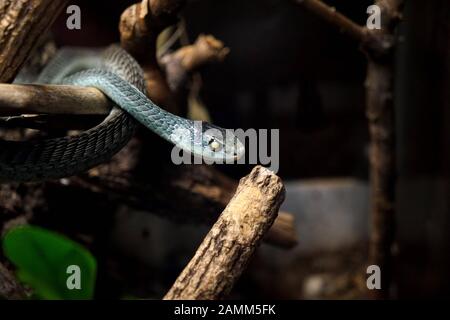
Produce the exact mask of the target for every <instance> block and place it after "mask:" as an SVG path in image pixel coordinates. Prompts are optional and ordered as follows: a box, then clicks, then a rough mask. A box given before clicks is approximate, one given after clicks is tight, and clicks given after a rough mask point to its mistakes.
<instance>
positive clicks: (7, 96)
mask: <svg viewBox="0 0 450 320" xmlns="http://www.w3.org/2000/svg"><path fill="white" fill-rule="evenodd" d="M110 108H111V102H110V100H109V99H108V98H107V97H106V96H105V95H104V94H103V93H102V92H101V91H100V90H98V89H95V88H86V87H79V86H66V85H34V84H33V85H31V84H26V85H19V84H0V114H1V115H20V114H67V115H106V114H108V113H109V111H110Z"/></svg>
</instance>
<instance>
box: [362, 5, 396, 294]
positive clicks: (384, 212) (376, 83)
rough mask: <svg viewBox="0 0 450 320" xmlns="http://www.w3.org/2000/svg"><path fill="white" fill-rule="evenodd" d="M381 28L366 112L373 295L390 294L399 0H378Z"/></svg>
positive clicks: (371, 65) (372, 61) (371, 66)
mask: <svg viewBox="0 0 450 320" xmlns="http://www.w3.org/2000/svg"><path fill="white" fill-rule="evenodd" d="M375 4H377V5H379V6H380V8H381V15H382V21H383V26H382V32H381V33H380V35H379V36H380V37H381V38H382V41H383V42H384V43H386V44H389V45H387V46H386V49H387V50H386V54H385V55H384V56H383V57H376V58H375V57H374V56H371V52H370V51H369V52H368V54H369V63H368V68H367V78H366V83H365V85H366V99H367V106H366V115H367V119H368V122H369V133H370V159H369V161H370V184H371V192H372V195H371V200H372V206H371V219H372V223H371V228H372V229H371V234H370V244H369V264H374V265H378V266H379V267H380V269H381V272H382V277H381V290H374V291H371V294H372V295H373V297H374V298H388V297H389V288H390V284H391V280H392V255H391V247H392V244H393V242H394V237H395V185H396V168H395V155H396V148H395V119H394V115H395V108H394V61H393V60H394V59H393V58H394V57H393V49H394V46H395V41H394V39H395V29H396V25H397V22H398V17H400V14H399V11H398V10H399V9H400V6H401V5H402V1H400V0H390V1H388V0H384V1H383V0H378V1H376V2H375Z"/></svg>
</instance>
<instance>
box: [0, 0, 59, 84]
mask: <svg viewBox="0 0 450 320" xmlns="http://www.w3.org/2000/svg"><path fill="white" fill-rule="evenodd" d="M67 2H68V1H67V0H33V1H30V0H15V1H0V82H10V81H12V80H13V79H14V77H15V76H16V74H17V72H18V70H19V69H20V67H21V66H22V65H23V63H24V62H25V60H26V59H27V58H28V57H29V55H30V53H31V52H32V50H33V49H34V48H35V46H36V45H37V44H38V43H39V39H40V38H41V37H42V36H43V35H45V33H46V32H47V30H48V28H49V27H50V26H51V24H52V23H53V21H54V20H55V19H56V17H57V16H58V14H59V13H60V12H61V10H62V9H63V8H64V7H65V5H66V4H67Z"/></svg>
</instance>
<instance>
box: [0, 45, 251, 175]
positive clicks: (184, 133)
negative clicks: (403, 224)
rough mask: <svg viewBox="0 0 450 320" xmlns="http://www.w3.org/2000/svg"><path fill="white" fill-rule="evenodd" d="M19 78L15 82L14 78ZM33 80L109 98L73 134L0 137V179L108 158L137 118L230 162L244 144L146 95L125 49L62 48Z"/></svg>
mask: <svg viewBox="0 0 450 320" xmlns="http://www.w3.org/2000/svg"><path fill="white" fill-rule="evenodd" d="M16 82H17V81H16ZM32 82H33V83H47V84H65V85H77V86H85V87H95V88H97V89H99V90H101V91H102V92H103V93H104V94H105V95H106V96H107V97H108V98H109V99H110V100H111V103H112V108H111V111H110V113H109V114H108V116H106V118H105V119H104V120H103V121H102V122H101V123H100V124H98V125H97V126H95V127H93V128H90V129H88V130H86V131H83V132H81V133H79V134H77V135H74V136H64V137H58V138H44V139H39V140H36V141H0V181H33V180H43V179H55V178H61V177H66V176H71V175H74V174H78V173H81V172H84V171H86V170H88V169H90V168H92V167H94V166H96V165H98V164H100V163H102V162H105V161H107V160H108V159H110V158H111V157H112V156H113V155H114V154H115V153H117V152H118V151H119V150H120V149H122V148H123V147H124V145H125V144H126V143H127V142H128V141H129V140H130V139H131V137H132V135H133V133H134V130H135V127H136V120H137V122H139V123H141V124H142V125H144V126H145V127H146V128H148V129H150V130H152V131H153V132H155V133H156V134H157V135H159V136H160V137H162V138H163V139H165V140H167V141H169V142H171V143H173V144H174V145H176V146H177V147H178V148H180V149H182V150H184V151H187V152H190V153H192V154H193V155H195V156H199V157H202V158H203V159H208V160H210V161H215V162H221V163H229V161H233V160H235V159H238V158H240V157H241V156H242V155H243V154H244V152H245V148H244V146H243V144H242V143H241V142H240V141H239V139H238V138H237V137H236V136H235V135H234V134H233V132H232V130H228V129H223V128H220V127H217V126H214V125H212V124H209V123H207V122H202V123H200V125H199V123H198V122H195V121H193V120H189V119H185V118H182V117H179V116H176V115H174V114H171V113H169V112H167V111H165V110H163V109H162V108H160V107H158V106H157V105H156V104H155V103H153V102H152V101H151V100H150V99H149V98H148V97H147V96H146V89H145V80H144V75H143V71H142V69H141V68H140V66H139V65H138V63H137V62H136V61H135V60H134V59H133V58H132V57H131V56H130V55H129V54H128V53H127V52H126V51H124V50H123V49H121V48H120V47H119V46H117V45H112V46H109V47H107V48H106V49H82V48H63V49H61V50H60V51H59V52H58V53H57V54H56V56H55V57H54V58H53V59H52V60H51V61H50V63H49V64H47V66H46V67H45V68H44V69H43V70H42V72H41V73H40V75H39V76H38V77H37V79H34V81H32Z"/></svg>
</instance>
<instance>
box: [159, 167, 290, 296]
mask: <svg viewBox="0 0 450 320" xmlns="http://www.w3.org/2000/svg"><path fill="white" fill-rule="evenodd" d="M284 195H285V191H284V186H283V184H282V182H281V179H280V178H279V177H277V176H276V175H275V174H274V173H272V172H271V171H269V170H268V169H265V168H263V167H261V166H257V167H255V168H254V169H253V170H252V172H250V174H249V175H248V176H246V177H244V178H242V179H241V181H240V183H239V186H238V189H237V191H236V193H235V195H234V197H233V198H232V199H231V201H230V203H229V204H228V205H227V207H226V208H225V210H224V211H223V212H222V214H221V215H220V217H219V219H218V220H217V222H216V223H215V224H214V226H213V227H212V228H211V230H210V231H209V233H208V234H207V235H206V237H205V239H204V240H203V242H202V244H201V245H200V247H199V248H198V250H197V252H196V253H195V255H194V257H193V258H192V260H191V261H190V262H189V264H188V265H187V266H186V268H185V269H184V270H183V272H182V273H181V274H180V275H179V277H178V279H177V280H176V281H175V283H174V284H173V286H172V288H171V289H170V290H169V292H168V293H167V294H166V296H165V297H164V299H166V300H182V299H191V300H192V299H195V300H199V299H202V300H213V299H221V298H224V297H225V296H226V295H227V294H228V293H229V292H230V290H231V288H232V287H233V285H234V283H235V282H236V281H237V279H238V278H239V277H240V275H241V274H242V272H243V270H244V269H245V267H246V266H247V264H248V262H249V260H250V259H251V257H252V256H253V252H254V251H255V249H256V248H257V247H258V245H259V244H260V241H261V240H262V237H263V235H264V234H265V233H266V232H267V230H268V229H269V228H270V226H271V225H272V223H273V222H274V220H275V217H276V216H277V212H278V209H279V207H280V205H281V203H282V202H283V200H284Z"/></svg>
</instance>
